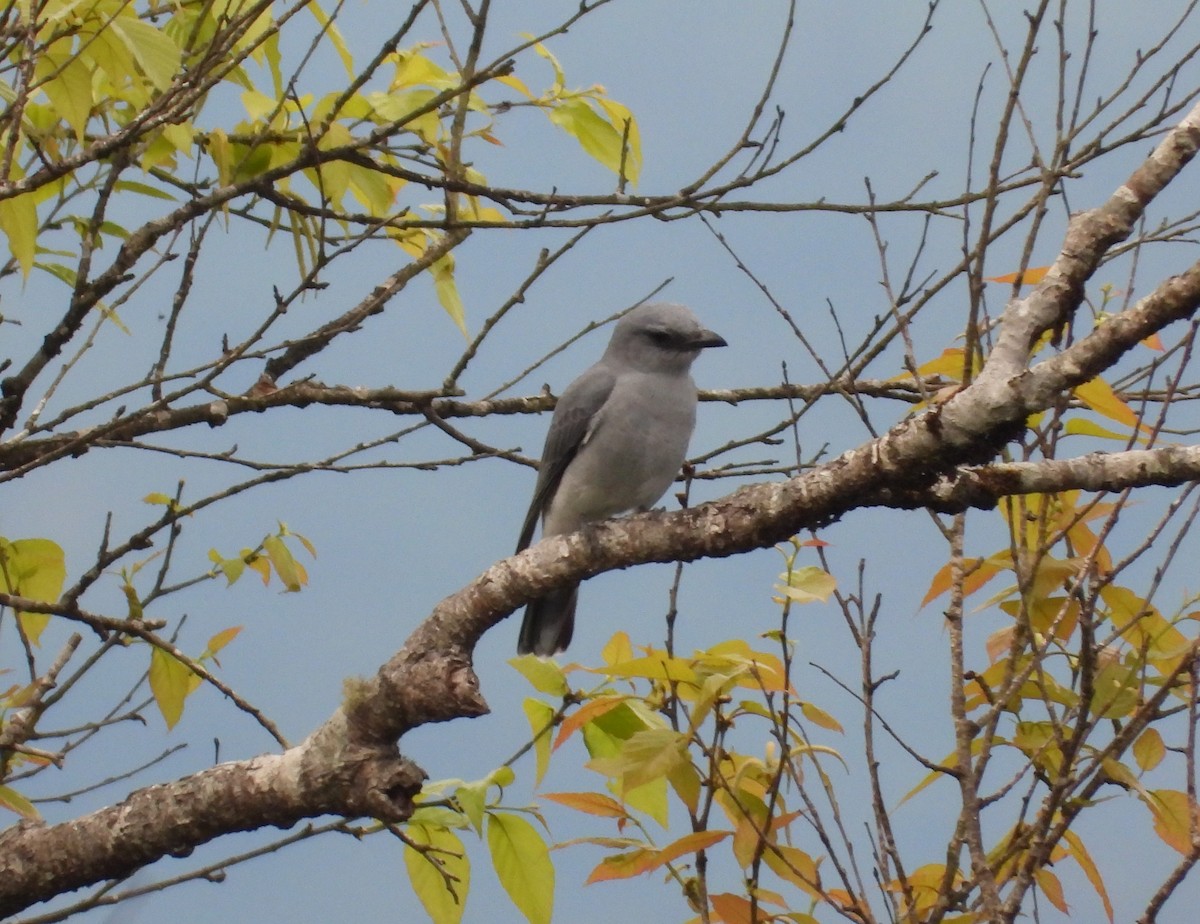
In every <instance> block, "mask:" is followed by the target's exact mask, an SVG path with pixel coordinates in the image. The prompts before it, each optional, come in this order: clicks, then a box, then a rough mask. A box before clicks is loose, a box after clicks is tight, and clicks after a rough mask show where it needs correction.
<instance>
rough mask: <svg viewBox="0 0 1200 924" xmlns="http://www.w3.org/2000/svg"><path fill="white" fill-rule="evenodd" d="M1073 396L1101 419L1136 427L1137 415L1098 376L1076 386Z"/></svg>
mask: <svg viewBox="0 0 1200 924" xmlns="http://www.w3.org/2000/svg"><path fill="white" fill-rule="evenodd" d="M1074 394H1075V397H1076V398H1078V399H1079V400H1080V401H1082V402H1083V403H1084V404H1086V405H1087V406H1088V407H1090V408H1091V409H1092V410H1093V411H1095V412H1096V413H1097V414H1099V415H1101V416H1102V417H1107V418H1108V419H1109V420H1115V421H1116V422H1117V423H1120V424H1124V425H1125V426H1127V427H1136V426H1137V422H1138V419H1137V414H1135V413H1134V412H1133V410H1132V408H1130V407H1129V405H1128V404H1126V403H1125V402H1124V401H1122V400H1121V398H1120V397H1118V396H1117V393H1116V392H1115V391H1113V389H1112V386H1111V385H1109V384H1108V382H1106V381H1104V379H1102V378H1100V377H1099V376H1097V377H1096V378H1094V379H1092V380H1091V381H1090V382H1084V384H1082V385H1078V386H1076V387H1075V390H1074Z"/></svg>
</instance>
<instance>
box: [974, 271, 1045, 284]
mask: <svg viewBox="0 0 1200 924" xmlns="http://www.w3.org/2000/svg"><path fill="white" fill-rule="evenodd" d="M1049 271H1050V267H1048V266H1031V267H1030V268H1029V269H1027V270H1025V272H1023V273H1005V274H1004V275H1003V276H984V277H983V278H984V279H986V280H987V281H988V282H1011V283H1016V284H1017V285H1019V286H1036V285H1037V284H1038V283H1039V282H1041V281H1042V280H1043V279H1045V278H1046V273H1048V272H1049Z"/></svg>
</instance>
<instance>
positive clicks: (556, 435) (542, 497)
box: [517, 365, 616, 552]
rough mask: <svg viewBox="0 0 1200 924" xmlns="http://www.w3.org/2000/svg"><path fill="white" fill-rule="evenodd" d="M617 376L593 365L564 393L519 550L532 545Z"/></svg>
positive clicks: (552, 420) (544, 455) (546, 449)
mask: <svg viewBox="0 0 1200 924" xmlns="http://www.w3.org/2000/svg"><path fill="white" fill-rule="evenodd" d="M615 382H616V375H615V374H614V373H613V372H612V371H611V370H610V369H607V368H605V367H604V366H601V365H595V366H592V368H590V369H588V370H587V371H586V372H585V373H583V375H581V376H580V377H579V378H577V379H576V380H575V381H574V382H572V383H571V384H570V385H569V386H567V389H566V391H564V392H563V393H562V397H561V398H559V399H558V406H557V407H556V408H555V409H554V417H553V418H552V419H551V421H550V430H549V432H548V433H547V434H546V446H545V448H544V449H543V450H542V462H541V465H540V466H538V479H537V487H536V488H534V491H533V500H532V501H531V502H530V504H529V512H528V513H526V514H525V523H524V524H523V525H522V526H521V537H520V539H518V540H517V551H518V552H520V551H521V550H522V549H527V548H529V544H530V542H532V541H533V531H534V528H535V527H536V526H537V521H538V517H540V516H541V515H542V513H543V512H545V510H546V507H547V506H548V505H549V503H550V501H551V499H552V498H553V497H554V492H555V491H557V490H558V485H559V482H561V481H562V476H563V472H565V471H566V470H567V466H568V465H570V464H571V460H572V459H574V458H575V454H576V453H578V452H579V449H580V447H581V446H583V444H584V443H586V442H587V440H588V437H590V436H591V429H592V424H593V423H594V421H595V418H596V414H597V413H599V411H600V408H602V407H603V406H604V402H605V401H607V400H608V396H609V395H611V394H612V390H613V385H614V383H615Z"/></svg>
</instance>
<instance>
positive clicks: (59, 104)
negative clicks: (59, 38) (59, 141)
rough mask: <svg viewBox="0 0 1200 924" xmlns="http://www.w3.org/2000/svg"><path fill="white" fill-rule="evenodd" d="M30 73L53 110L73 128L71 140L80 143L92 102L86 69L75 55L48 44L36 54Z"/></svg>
mask: <svg viewBox="0 0 1200 924" xmlns="http://www.w3.org/2000/svg"><path fill="white" fill-rule="evenodd" d="M34 73H35V75H36V76H37V79H38V80H39V81H41V82H42V83H41V89H42V92H44V93H45V94H46V96H47V97H48V98H49V100H50V103H51V105H52V106H53V107H54V111H55V113H56V114H57V115H59V116H61V117H62V118H64V119H65V120H66V122H67V124H68V125H70V126H71V129H72V131H74V132H75V140H77V141H79V142H80V143H82V142H83V136H84V132H85V131H86V129H87V123H88V119H89V118H90V117H91V113H92V103H93V102H94V99H93V96H92V74H91V71H90V69H89V68H88V67H87V66H86V65H85V64H84V63H83V60H82V59H81V58H80V56H79V55H77V54H71V53H63V52H60V51H57V50H56V49H55V48H51V49H49V50H47V51H46V52H45V54H43V55H42V56H41V57H40V58H38V62H37V66H36V68H35V70H34Z"/></svg>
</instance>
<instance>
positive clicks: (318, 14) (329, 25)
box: [305, 3, 355, 80]
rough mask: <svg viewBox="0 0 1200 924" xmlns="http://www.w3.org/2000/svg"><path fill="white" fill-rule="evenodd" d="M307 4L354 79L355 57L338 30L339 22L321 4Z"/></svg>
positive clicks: (349, 74)
mask: <svg viewBox="0 0 1200 924" xmlns="http://www.w3.org/2000/svg"><path fill="white" fill-rule="evenodd" d="M305 6H307V7H308V9H309V12H311V13H312V14H313V18H314V19H316V21H317V23H318V24H319V25H320V27H321V29H322V30H323V31H324V33H325V35H326V36H328V38H329V41H330V43H331V44H332V45H333V48H334V50H335V51H336V52H337V54H338V57H339V58H341V60H342V67H344V68H345V69H346V76H347V77H349V78H350V79H351V80H353V79H354V77H355V72H354V58H353V56H352V55H351V54H350V49H349V48H347V47H346V40H345V39H344V38H342V33H341V32H340V31H339V30H338V27H337V24H336V23H334V22H333V21H332V20H331V19H330V17H329V14H328V13H326V12H325V11H324V10H323V9H321V7H320V5H319V4H317V3H307V4H305Z"/></svg>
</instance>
